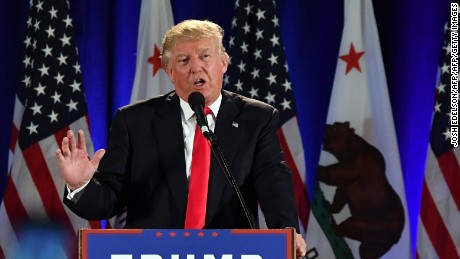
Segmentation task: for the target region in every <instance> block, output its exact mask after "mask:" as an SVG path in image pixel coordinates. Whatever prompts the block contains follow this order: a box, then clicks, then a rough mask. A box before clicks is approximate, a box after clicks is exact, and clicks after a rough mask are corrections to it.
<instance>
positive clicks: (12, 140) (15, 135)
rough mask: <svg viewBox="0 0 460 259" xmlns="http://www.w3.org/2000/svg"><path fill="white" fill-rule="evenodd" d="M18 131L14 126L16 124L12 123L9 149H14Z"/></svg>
mask: <svg viewBox="0 0 460 259" xmlns="http://www.w3.org/2000/svg"><path fill="white" fill-rule="evenodd" d="M18 137H19V131H18V129H17V128H16V125H14V124H13V129H12V130H11V141H10V149H11V151H14V147H15V146H16V142H18Z"/></svg>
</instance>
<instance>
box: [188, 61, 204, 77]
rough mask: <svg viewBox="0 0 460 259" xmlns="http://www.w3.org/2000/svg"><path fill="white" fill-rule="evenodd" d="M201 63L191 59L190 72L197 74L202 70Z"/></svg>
mask: <svg viewBox="0 0 460 259" xmlns="http://www.w3.org/2000/svg"><path fill="white" fill-rule="evenodd" d="M201 63H202V61H201V60H200V59H198V58H192V59H191V60H190V70H191V72H192V73H193V74H195V73H199V72H201V70H202V64H201Z"/></svg>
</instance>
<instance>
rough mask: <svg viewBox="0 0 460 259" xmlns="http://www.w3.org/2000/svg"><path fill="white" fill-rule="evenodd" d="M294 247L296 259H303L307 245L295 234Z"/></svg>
mask: <svg viewBox="0 0 460 259" xmlns="http://www.w3.org/2000/svg"><path fill="white" fill-rule="evenodd" d="M295 246H296V255H297V258H303V257H304V256H305V254H306V253H307V244H306V243H305V240H304V239H303V237H302V235H300V234H296V238H295Z"/></svg>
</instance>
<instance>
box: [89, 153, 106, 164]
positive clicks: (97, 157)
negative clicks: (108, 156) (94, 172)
mask: <svg viewBox="0 0 460 259" xmlns="http://www.w3.org/2000/svg"><path fill="white" fill-rule="evenodd" d="M104 154H105V150H104V149H99V150H98V151H96V153H95V154H94V156H93V160H91V163H93V165H94V166H95V167H96V168H97V167H98V165H99V162H100V161H101V159H102V157H103V156H104Z"/></svg>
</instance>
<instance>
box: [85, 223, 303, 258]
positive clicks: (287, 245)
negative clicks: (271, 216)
mask: <svg viewBox="0 0 460 259" xmlns="http://www.w3.org/2000/svg"><path fill="white" fill-rule="evenodd" d="M79 235H80V244H79V258H80V259H101V258H107V259H283V258H286V259H293V258H295V255H294V253H295V250H294V230H293V229H260V230H245V229H233V230H209V229H208V230H184V229H148V230H142V229H119V230H114V229H82V230H80V233H79Z"/></svg>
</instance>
